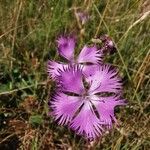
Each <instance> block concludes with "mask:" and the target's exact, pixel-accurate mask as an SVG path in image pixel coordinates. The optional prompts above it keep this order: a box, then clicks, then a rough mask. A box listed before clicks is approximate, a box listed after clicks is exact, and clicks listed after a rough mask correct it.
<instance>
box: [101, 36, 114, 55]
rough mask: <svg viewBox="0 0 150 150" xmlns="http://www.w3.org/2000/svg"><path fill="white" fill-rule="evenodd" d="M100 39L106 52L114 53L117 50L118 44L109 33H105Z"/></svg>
mask: <svg viewBox="0 0 150 150" xmlns="http://www.w3.org/2000/svg"><path fill="white" fill-rule="evenodd" d="M100 40H101V41H102V44H103V46H102V49H103V51H104V53H105V52H109V53H114V52H116V46H115V44H114V42H113V41H112V39H111V38H110V37H109V36H108V35H103V36H101V37H100Z"/></svg>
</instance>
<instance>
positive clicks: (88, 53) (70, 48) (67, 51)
mask: <svg viewBox="0 0 150 150" xmlns="http://www.w3.org/2000/svg"><path fill="white" fill-rule="evenodd" d="M75 43H76V41H75V38H73V37H71V36H70V37H63V36H61V37H60V38H58V40H57V44H58V53H59V54H60V55H61V56H62V57H64V58H65V59H66V60H67V63H63V62H55V61H49V62H48V73H49V76H50V77H51V78H52V79H55V77H56V76H57V75H58V74H59V72H58V70H59V69H62V68H64V67H67V65H74V64H78V65H80V66H82V67H83V74H84V75H86V76H89V75H91V74H93V73H94V72H93V71H94V70H96V69H97V64H99V62H101V60H102V57H103V53H102V52H101V51H100V50H98V48H97V47H96V46H95V45H94V46H91V47H89V46H87V45H85V46H84V47H83V49H82V50H81V52H80V53H79V55H78V56H77V57H76V58H75V56H74V53H75V50H74V49H75ZM91 68H93V70H92V72H91Z"/></svg>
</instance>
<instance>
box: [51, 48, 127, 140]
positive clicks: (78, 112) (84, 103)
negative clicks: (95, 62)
mask: <svg viewBox="0 0 150 150" xmlns="http://www.w3.org/2000/svg"><path fill="white" fill-rule="evenodd" d="M82 53H84V50H83V52H82ZM82 53H80V55H79V56H81V58H82ZM69 56H70V55H69ZM69 58H70V57H69ZM78 60H83V61H84V59H83V58H82V59H80V57H78ZM83 68H84V66H81V65H70V66H68V67H64V68H61V69H60V70H59V75H58V76H56V78H57V79H58V80H57V84H58V89H57V90H56V94H55V95H54V96H53V98H52V100H51V101H50V107H51V108H52V115H53V117H54V119H55V120H57V121H58V124H61V125H68V126H69V127H70V128H71V129H73V130H74V131H75V132H76V133H77V134H80V135H82V136H84V137H85V138H87V139H90V140H94V139H96V138H97V137H99V136H101V135H102V134H103V132H104V131H105V130H106V129H108V128H111V127H112V124H113V122H116V117H115V114H114V108H115V107H116V106H118V105H125V101H124V100H123V99H121V98H120V96H119V95H120V94H121V90H122V84H121V80H120V78H119V77H118V75H117V72H116V70H115V69H113V68H112V67H111V66H110V65H100V66H99V67H97V70H96V71H94V72H95V73H94V74H92V75H89V76H85V75H84V73H83V70H82V69H83ZM91 71H93V70H92V68H91Z"/></svg>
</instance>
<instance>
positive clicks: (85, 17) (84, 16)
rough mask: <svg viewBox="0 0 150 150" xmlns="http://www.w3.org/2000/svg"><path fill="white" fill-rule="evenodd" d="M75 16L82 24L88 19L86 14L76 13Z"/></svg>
mask: <svg viewBox="0 0 150 150" xmlns="http://www.w3.org/2000/svg"><path fill="white" fill-rule="evenodd" d="M76 15H77V17H78V18H79V20H80V21H81V23H82V24H85V23H86V22H87V21H88V20H89V19H90V16H89V15H88V13H87V12H83V11H78V12H76Z"/></svg>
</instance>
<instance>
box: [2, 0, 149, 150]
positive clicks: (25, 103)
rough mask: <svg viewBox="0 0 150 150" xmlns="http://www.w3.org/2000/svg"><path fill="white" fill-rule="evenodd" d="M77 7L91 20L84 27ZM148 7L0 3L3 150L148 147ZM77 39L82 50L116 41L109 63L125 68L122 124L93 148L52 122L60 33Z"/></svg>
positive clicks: (135, 1)
mask: <svg viewBox="0 0 150 150" xmlns="http://www.w3.org/2000/svg"><path fill="white" fill-rule="evenodd" d="M75 8H79V9H80V10H86V11H87V12H88V13H89V15H90V17H91V19H90V20H89V21H88V22H87V23H86V24H85V25H83V26H79V23H78V21H77V20H76V17H75ZM149 11H150V3H149V2H148V0H147V1H145V0H121V1H119V0H112V1H111V0H106V1H99V0H93V1H92V0H87V1H86V0H85V1H81V0H76V1H71V0H57V1H56V0H43V1H41V0H36V1H34V0H25V1H24V0H5V1H2V0H1V1H0V149H11V150H12V149H17V148H18V149H33V150H41V149H44V148H45V149H68V148H70V149H73V150H76V149H86V148H87V149H90V148H92V149H104V150H109V149H112V150H128V149H132V150H148V149H149V148H150V142H149V141H150V132H149V131H150V127H149V126H148V123H149V122H150V120H149V117H148V116H149V114H150V112H149V109H150V101H149V100H150V40H149V38H150V36H149V35H150V29H149V28H150V13H149ZM67 33H69V34H74V33H76V35H77V36H78V44H77V49H78V51H79V50H80V49H81V48H82V47H83V45H84V44H86V43H91V42H92V39H93V38H95V37H99V36H100V35H103V34H108V35H110V36H111V37H112V38H113V40H114V41H115V43H116V46H117V48H118V49H117V53H115V54H113V55H112V56H107V58H106V60H107V62H111V63H113V65H114V66H117V67H118V68H119V70H120V71H119V72H120V75H121V76H122V78H123V82H124V97H125V98H126V99H127V101H128V105H127V106H126V107H122V108H120V109H117V110H116V115H117V118H118V120H119V122H120V127H118V128H116V127H115V128H114V129H113V130H112V131H111V132H110V133H108V134H106V135H105V136H104V137H102V139H101V140H99V141H97V143H94V146H92V145H91V143H88V142H87V141H85V140H84V139H82V138H81V137H79V136H77V135H75V134H74V133H73V132H72V131H70V130H68V129H67V128H66V127H61V126H58V125H57V124H56V123H55V122H54V121H53V119H52V118H51V117H49V116H48V115H47V114H48V112H49V109H48V106H47V102H48V100H49V95H50V93H51V92H52V90H53V83H52V82H51V81H50V80H49V79H48V77H47V73H46V63H47V60H48V59H56V60H58V59H59V58H58V54H57V51H56V50H57V49H56V42H55V41H56V39H57V37H58V36H59V35H60V34H67Z"/></svg>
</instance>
